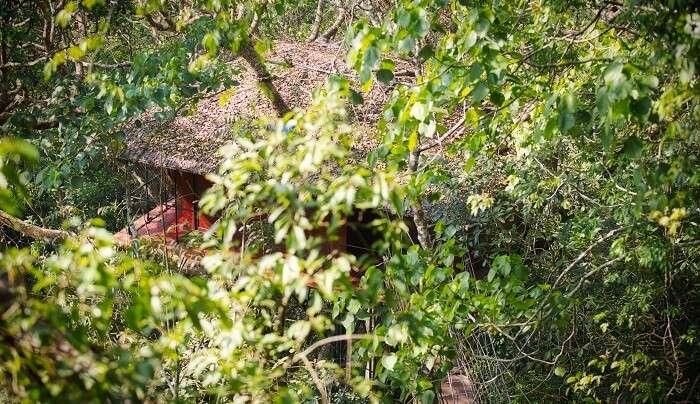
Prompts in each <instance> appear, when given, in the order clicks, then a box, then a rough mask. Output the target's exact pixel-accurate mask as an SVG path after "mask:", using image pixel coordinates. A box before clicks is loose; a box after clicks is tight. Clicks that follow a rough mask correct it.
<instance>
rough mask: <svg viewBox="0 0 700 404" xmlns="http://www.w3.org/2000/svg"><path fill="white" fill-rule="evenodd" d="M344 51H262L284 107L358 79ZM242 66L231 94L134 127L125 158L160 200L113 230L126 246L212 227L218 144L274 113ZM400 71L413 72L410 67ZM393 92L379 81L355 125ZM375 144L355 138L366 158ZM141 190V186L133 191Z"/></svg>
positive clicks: (366, 121)
mask: <svg viewBox="0 0 700 404" xmlns="http://www.w3.org/2000/svg"><path fill="white" fill-rule="evenodd" d="M344 55H345V51H343V50H342V49H341V48H339V47H336V46H333V45H328V44H318V43H296V42H283V41H279V42H275V43H274V45H273V47H272V49H271V50H270V51H269V52H268V53H267V54H265V68H266V70H267V72H269V74H270V76H271V77H270V79H271V82H272V85H273V86H274V88H275V89H276V90H277V91H278V93H279V95H280V97H281V98H282V99H283V101H284V102H285V103H286V105H287V106H289V108H290V109H303V108H305V107H307V106H308V105H309V104H310V102H311V99H312V93H313V91H314V90H315V89H317V88H319V87H320V86H322V85H323V84H324V83H325V82H326V80H327V79H328V77H329V76H331V75H341V76H345V77H348V78H350V79H351V80H354V78H355V75H354V73H353V72H352V71H351V70H350V69H349V68H348V67H347V66H346V63H345V60H344ZM232 63H236V61H234V62H232ZM398 64H399V65H400V64H401V63H400V62H399V63H398ZM240 68H241V76H240V78H239V83H240V84H239V85H238V86H236V87H234V88H231V89H228V90H227V91H226V97H221V94H218V93H217V94H207V95H204V97H203V98H202V99H200V100H199V102H198V104H197V105H196V106H195V107H194V108H193V110H192V111H191V113H189V114H182V115H178V116H174V117H173V118H172V119H169V120H165V121H162V120H159V119H158V114H157V111H148V112H146V113H144V114H143V115H142V116H141V117H139V118H138V119H137V120H136V121H135V122H133V124H132V125H130V128H129V130H128V131H127V134H126V150H125V152H124V159H125V160H126V161H127V162H129V163H130V164H131V169H132V170H133V171H134V172H140V173H141V175H138V176H136V177H138V180H139V182H140V183H141V184H142V186H143V188H147V187H149V186H151V187H153V184H154V183H156V184H158V186H159V187H160V188H161V189H159V190H156V191H154V192H151V194H153V195H157V197H153V198H150V200H151V203H150V204H146V205H150V206H148V210H147V211H146V212H145V213H143V207H144V206H143V204H142V206H141V212H140V213H141V214H140V215H139V214H138V212H139V209H136V211H137V214H136V215H134V216H135V217H130V218H129V223H128V225H127V226H126V227H125V228H123V229H122V230H121V231H119V232H118V233H117V234H116V237H117V239H118V240H119V241H120V242H121V243H124V244H129V243H130V242H131V240H133V239H134V238H139V237H158V238H164V239H165V240H166V241H168V242H178V241H179V240H180V239H181V238H182V237H183V236H185V235H187V234H188V233H190V232H192V231H194V230H198V231H205V230H207V229H208V228H209V227H210V226H211V225H212V224H213V223H214V222H215V220H216V218H211V217H208V216H206V215H204V214H202V213H201V212H200V211H199V210H198V201H199V199H200V198H201V196H202V194H203V193H204V191H205V190H206V189H207V188H208V187H209V186H210V185H211V184H210V183H209V181H208V180H207V179H206V175H207V174H209V173H215V172H216V170H217V167H218V165H219V163H220V157H219V154H218V150H219V148H220V147H221V146H223V145H225V144H226V143H228V142H231V141H233V140H234V138H233V136H235V135H234V131H232V130H231V128H232V127H235V126H236V125H250V124H251V123H253V122H256V121H261V120H263V119H265V118H273V117H275V116H276V115H277V113H276V110H275V108H274V106H273V103H272V102H271V100H270V98H269V97H268V96H267V95H265V94H264V93H263V91H262V90H261V89H260V87H259V85H258V84H259V83H258V82H259V80H260V75H259V72H256V71H254V70H253V69H252V68H251V66H249V65H246V64H244V63H240ZM399 70H401V69H399ZM402 71H403V72H404V74H409V73H408V70H407V69H403V70H402ZM397 73H398V74H397V75H396V80H400V79H401V76H400V74H401V72H397ZM406 80H411V78H410V77H409V78H406ZM390 91H391V85H383V84H377V85H375V86H374V87H373V88H372V90H371V91H370V92H369V93H368V94H365V97H364V102H363V103H362V104H360V105H356V106H353V105H350V106H349V108H350V110H349V113H350V116H351V119H352V121H353V124H355V125H359V126H365V127H370V125H372V124H374V123H376V122H377V121H378V119H379V117H380V114H381V112H382V108H383V105H384V103H385V102H386V100H387V97H388V96H389V93H390ZM376 144H377V143H376V141H375V139H373V138H372V135H371V134H370V135H367V136H366V137H364V138H362V139H356V141H355V144H353V148H354V149H355V151H356V152H357V153H359V154H360V155H364V154H366V153H367V152H368V151H369V150H370V149H371V148H372V147H373V146H375V145H376ZM149 177H150V179H149ZM154 178H156V179H157V181H153V179H154ZM163 184H165V185H163ZM138 192H142V190H139V191H133V190H132V191H131V193H132V194H135V193H138ZM134 197H136V198H138V197H140V195H135V196H134ZM128 199H129V198H128ZM129 213H131V212H129ZM129 216H131V214H129ZM342 232H343V233H345V230H343V231H342ZM357 236H361V235H357ZM341 238H342V239H343V240H345V241H343V243H345V244H347V243H351V245H352V246H355V247H359V246H357V245H356V244H352V242H353V241H355V240H349V241H348V238H347V237H342V236H341ZM366 242H367V241H366V240H364V241H362V244H365V243H366ZM334 247H338V246H334ZM362 247H367V246H365V245H363V246H362ZM343 249H347V247H346V246H344V247H343Z"/></svg>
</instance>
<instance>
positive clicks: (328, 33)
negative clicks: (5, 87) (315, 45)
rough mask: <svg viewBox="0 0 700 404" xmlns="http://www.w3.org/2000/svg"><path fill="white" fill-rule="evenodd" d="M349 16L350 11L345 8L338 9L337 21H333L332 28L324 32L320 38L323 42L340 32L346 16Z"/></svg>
mask: <svg viewBox="0 0 700 404" xmlns="http://www.w3.org/2000/svg"><path fill="white" fill-rule="evenodd" d="M347 16H348V12H347V11H346V10H345V9H344V8H341V9H339V10H338V17H336V19H335V21H334V22H333V25H331V27H330V28H328V30H327V31H326V32H324V33H323V34H322V35H321V38H320V40H321V41H322V42H328V41H330V40H331V38H333V37H334V36H335V34H336V32H338V29H339V28H340V26H341V25H343V22H345V18H346V17H347Z"/></svg>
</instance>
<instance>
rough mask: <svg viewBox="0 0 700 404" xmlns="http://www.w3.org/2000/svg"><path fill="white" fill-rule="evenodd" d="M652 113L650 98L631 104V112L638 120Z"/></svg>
mask: <svg viewBox="0 0 700 404" xmlns="http://www.w3.org/2000/svg"><path fill="white" fill-rule="evenodd" d="M650 111H651V99H650V98H649V97H643V98H640V99H638V100H632V101H631V102H630V112H632V114H634V115H635V116H636V117H637V118H640V119H642V118H646V116H647V115H648V114H649V112H650Z"/></svg>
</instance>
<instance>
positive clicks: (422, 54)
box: [418, 45, 435, 61]
mask: <svg viewBox="0 0 700 404" xmlns="http://www.w3.org/2000/svg"><path fill="white" fill-rule="evenodd" d="M434 55H435V51H434V50H433V48H432V46H430V45H425V46H424V47H422V48H421V50H420V51H418V57H419V58H421V60H423V61H426V60H428V59H430V58H431V57H433V56H434Z"/></svg>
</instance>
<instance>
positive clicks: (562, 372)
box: [554, 366, 566, 377]
mask: <svg viewBox="0 0 700 404" xmlns="http://www.w3.org/2000/svg"><path fill="white" fill-rule="evenodd" d="M554 374H555V375H557V376H559V377H564V375H565V374H566V369H564V368H563V367H561V366H557V367H555V368H554Z"/></svg>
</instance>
